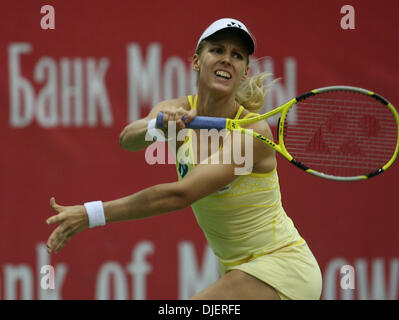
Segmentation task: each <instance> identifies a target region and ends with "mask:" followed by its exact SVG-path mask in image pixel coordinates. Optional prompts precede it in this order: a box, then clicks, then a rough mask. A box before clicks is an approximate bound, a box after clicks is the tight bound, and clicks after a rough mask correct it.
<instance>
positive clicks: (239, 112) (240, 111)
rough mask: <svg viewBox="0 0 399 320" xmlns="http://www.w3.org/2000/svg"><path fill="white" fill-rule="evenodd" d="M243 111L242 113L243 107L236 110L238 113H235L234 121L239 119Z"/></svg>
mask: <svg viewBox="0 0 399 320" xmlns="http://www.w3.org/2000/svg"><path fill="white" fill-rule="evenodd" d="M243 111H244V107H243V106H240V107H239V108H238V111H237V114H236V116H235V118H234V120H237V119H239V118H240V115H241V113H242V112H243Z"/></svg>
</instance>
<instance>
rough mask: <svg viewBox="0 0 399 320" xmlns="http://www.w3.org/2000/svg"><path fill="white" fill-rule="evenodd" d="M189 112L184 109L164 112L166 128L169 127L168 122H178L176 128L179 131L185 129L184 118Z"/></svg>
mask: <svg viewBox="0 0 399 320" xmlns="http://www.w3.org/2000/svg"><path fill="white" fill-rule="evenodd" d="M188 113H189V112H188V111H187V110H186V109H183V108H176V109H171V110H164V111H163V126H164V128H167V127H168V122H169V121H175V122H176V128H177V129H178V130H181V129H184V128H185V124H184V122H183V121H182V119H183V117H184V116H187V115H188Z"/></svg>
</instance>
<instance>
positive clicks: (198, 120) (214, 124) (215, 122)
mask: <svg viewBox="0 0 399 320" xmlns="http://www.w3.org/2000/svg"><path fill="white" fill-rule="evenodd" d="M185 118H186V116H184V117H183V119H182V120H183V122H184V120H185ZM157 128H163V113H162V112H159V113H158V116H157ZM186 128H189V129H216V130H223V129H225V128H226V118H216V117H201V116H198V117H195V118H194V119H193V120H191V121H190V123H187V124H186Z"/></svg>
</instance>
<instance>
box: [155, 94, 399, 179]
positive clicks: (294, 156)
mask: <svg viewBox="0 0 399 320" xmlns="http://www.w3.org/2000/svg"><path fill="white" fill-rule="evenodd" d="M278 113H281V115H280V120H279V124H278V126H277V137H278V142H277V143H275V142H274V141H272V140H269V139H268V138H266V137H264V136H263V135H261V134H259V133H256V132H254V131H253V130H248V129H245V128H243V127H242V126H243V125H247V124H250V123H253V122H256V121H260V120H264V119H267V118H269V117H271V116H274V115H276V114H278ZM162 119H163V114H162V112H160V113H159V114H158V117H157V127H158V128H162V127H163V122H162ZM288 119H289V121H288ZM186 127H187V128H191V129H217V130H223V129H227V130H231V131H241V132H243V133H245V134H249V135H252V136H253V137H255V138H257V139H260V140H262V141H263V142H264V143H266V144H267V145H269V146H270V147H272V148H273V149H274V150H276V151H277V152H279V153H280V154H281V155H282V156H283V157H285V158H286V159H287V160H288V161H290V162H291V163H293V164H295V165H296V166H297V167H299V168H301V169H303V170H305V171H306V172H308V173H311V174H313V175H316V176H318V177H321V178H325V179H331V180H339V181H355V180H363V179H368V178H371V177H374V176H376V175H378V174H380V173H382V172H384V171H386V170H387V169H388V168H389V167H390V166H391V165H392V164H393V162H394V161H395V159H396V157H397V155H398V150H399V139H398V137H399V116H398V112H397V111H396V110H395V108H394V107H393V106H392V104H391V103H389V102H388V101H387V100H386V99H385V98H383V97H381V96H380V95H378V94H376V93H374V92H372V91H369V90H365V89H361V88H356V87H349V86H331V87H324V88H319V89H315V90H312V91H309V92H307V93H304V94H302V95H299V96H297V97H296V98H294V99H292V100H290V101H288V102H287V103H285V104H283V105H281V106H279V107H278V108H276V109H274V110H272V111H270V112H267V113H265V114H263V115H259V116H256V117H253V118H248V119H242V120H233V119H228V118H214V117H201V116H198V117H195V118H194V119H193V120H192V121H191V122H190V123H189V124H187V125H186Z"/></svg>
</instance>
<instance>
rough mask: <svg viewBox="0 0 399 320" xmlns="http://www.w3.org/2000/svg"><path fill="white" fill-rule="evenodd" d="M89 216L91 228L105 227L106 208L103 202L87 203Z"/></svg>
mask: <svg viewBox="0 0 399 320" xmlns="http://www.w3.org/2000/svg"><path fill="white" fill-rule="evenodd" d="M84 206H85V208H86V212H87V215H88V216H89V227H90V228H94V227H97V226H103V225H105V215H104V207H103V203H102V201H92V202H86V203H85V204H84Z"/></svg>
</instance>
